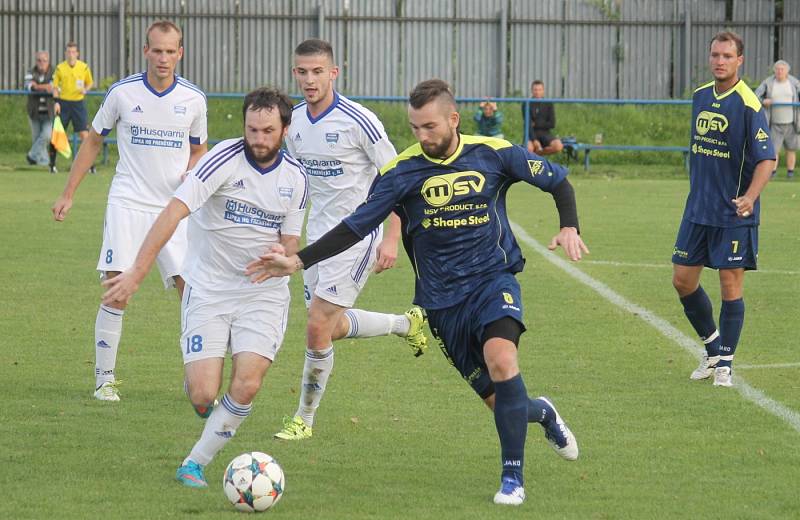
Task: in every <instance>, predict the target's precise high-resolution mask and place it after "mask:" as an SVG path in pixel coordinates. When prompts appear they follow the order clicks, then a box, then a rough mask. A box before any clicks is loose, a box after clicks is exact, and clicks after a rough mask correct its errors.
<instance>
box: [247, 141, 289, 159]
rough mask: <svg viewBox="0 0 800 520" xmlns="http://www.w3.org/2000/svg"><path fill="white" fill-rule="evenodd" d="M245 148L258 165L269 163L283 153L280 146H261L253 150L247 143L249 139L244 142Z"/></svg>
mask: <svg viewBox="0 0 800 520" xmlns="http://www.w3.org/2000/svg"><path fill="white" fill-rule="evenodd" d="M244 148H245V150H246V151H247V153H248V155H250V157H252V158H253V160H254V161H255V162H257V163H268V162H270V161H272V160H273V159H274V158H275V156H276V155H278V152H280V151H281V147H280V146H273V147H269V146H259V147H258V148H253V147H252V146H251V145H250V143H248V142H247V139H245V140H244Z"/></svg>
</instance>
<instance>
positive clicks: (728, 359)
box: [718, 298, 744, 367]
mask: <svg viewBox="0 0 800 520" xmlns="http://www.w3.org/2000/svg"><path fill="white" fill-rule="evenodd" d="M742 325H744V300H743V299H742V298H739V299H738V300H730V301H725V300H722V308H721V309H720V311H719V334H720V339H721V340H722V345H720V347H719V353H720V358H719V363H718V366H723V367H729V366H731V365H732V364H733V354H734V353H735V352H736V345H738V344H739V335H741V333H742Z"/></svg>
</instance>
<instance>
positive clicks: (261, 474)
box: [222, 451, 286, 513]
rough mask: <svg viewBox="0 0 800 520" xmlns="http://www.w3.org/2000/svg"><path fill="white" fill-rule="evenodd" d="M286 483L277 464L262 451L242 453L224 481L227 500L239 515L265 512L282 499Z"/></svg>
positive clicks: (228, 469)
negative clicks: (240, 512) (242, 512)
mask: <svg viewBox="0 0 800 520" xmlns="http://www.w3.org/2000/svg"><path fill="white" fill-rule="evenodd" d="M285 486H286V479H285V477H284V475H283V469H282V468H281V466H280V465H279V464H278V462H277V461H276V460H275V459H273V458H272V457H270V456H269V455H267V454H266V453H261V452H260V451H252V452H250V453H242V454H241V455H239V456H238V457H236V458H235V459H233V460H232V461H231V463H230V464H228V467H227V468H225V475H224V476H223V478H222V488H223V489H224V490H225V496H226V497H228V500H230V501H231V504H233V507H235V508H236V509H238V510H239V511H244V512H247V513H254V512H258V511H266V510H267V509H269V508H270V507H272V506H274V505H275V504H277V503H278V500H280V499H281V497H282V496H283V490H284V489H285Z"/></svg>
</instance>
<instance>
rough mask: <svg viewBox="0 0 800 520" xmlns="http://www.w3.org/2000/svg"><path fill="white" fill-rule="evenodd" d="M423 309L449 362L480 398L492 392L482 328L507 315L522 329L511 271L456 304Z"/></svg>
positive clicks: (516, 293)
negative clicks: (442, 307)
mask: <svg viewBox="0 0 800 520" xmlns="http://www.w3.org/2000/svg"><path fill="white" fill-rule="evenodd" d="M426 312H427V314H428V323H429V324H430V327H431V332H433V336H434V337H435V338H436V339H438V340H439V347H440V348H441V349H442V353H443V354H444V356H445V357H446V358H447V360H448V361H449V362H450V364H451V365H453V366H454V367H455V368H456V370H458V372H459V373H460V374H461V377H463V378H464V379H465V380H466V381H467V383H468V384H469V385H470V386H471V387H472V389H473V390H475V392H476V393H477V394H478V395H479V396H480V397H481V398H482V399H485V398H486V397H489V396H490V395H492V394H493V393H494V385H493V384H492V380H491V378H490V377H489V371H488V369H487V368H486V361H485V360H484V358H483V339H484V338H483V332H484V329H485V328H486V326H487V325H489V324H490V323H492V322H494V321H497V320H499V319H502V318H504V317H507V316H508V317H511V318H513V319H515V320H516V321H518V322H519V323H520V326H521V327H522V330H523V331H524V330H525V325H524V323H523V321H522V297H521V294H520V289H519V283H517V279H516V278H515V277H514V275H513V274H510V273H501V274H498V275H497V277H496V278H494V279H493V280H491V281H489V282H487V283H485V284H484V285H482V286H480V287H477V288H476V289H475V291H474V292H473V293H472V294H471V295H470V296H469V297H468V298H467V299H466V300H464V301H463V302H461V303H459V304H458V305H454V306H452V307H448V308H446V309H438V310H426Z"/></svg>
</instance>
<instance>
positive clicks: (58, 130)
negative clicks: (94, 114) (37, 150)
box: [50, 116, 72, 159]
mask: <svg viewBox="0 0 800 520" xmlns="http://www.w3.org/2000/svg"><path fill="white" fill-rule="evenodd" d="M50 143H51V144H52V145H53V148H55V149H56V151H57V152H58V153H60V154H61V155H63V156H64V157H66V158H67V159H69V158H70V157H72V148H71V147H70V146H69V139H67V131H66V130H64V125H63V124H62V123H61V118H60V117H59V116H56V119H55V121H53V133H52V135H51V136H50Z"/></svg>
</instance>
